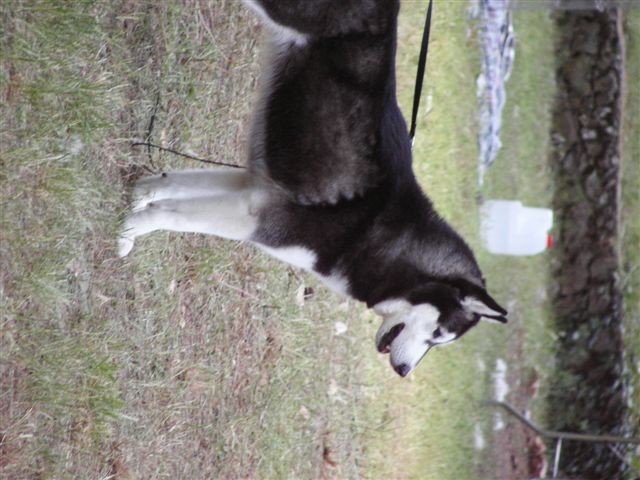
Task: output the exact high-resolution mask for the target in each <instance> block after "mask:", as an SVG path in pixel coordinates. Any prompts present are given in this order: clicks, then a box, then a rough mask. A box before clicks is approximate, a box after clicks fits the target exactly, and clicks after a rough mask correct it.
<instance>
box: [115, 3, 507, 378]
mask: <svg viewBox="0 0 640 480" xmlns="http://www.w3.org/2000/svg"><path fill="white" fill-rule="evenodd" d="M245 3H246V4H248V6H249V7H251V8H252V9H253V10H254V11H255V12H257V13H258V15H260V17H262V19H263V20H264V23H265V25H266V27H267V30H268V32H269V36H268V42H267V47H268V48H267V54H268V58H267V61H266V63H265V65H266V68H265V71H264V72H263V74H262V80H261V81H262V88H261V95H260V98H259V100H258V105H257V108H256V111H255V117H254V124H253V130H252V133H251V137H250V140H249V142H250V144H249V159H248V164H249V167H248V169H247V170H233V169H229V168H219V169H215V170H187V171H178V172H170V173H167V174H162V175H159V176H153V177H148V178H143V179H141V180H140V181H139V182H138V183H137V184H136V186H135V189H134V201H135V204H134V206H133V211H132V212H131V214H130V215H129V216H128V217H127V218H126V220H125V224H124V230H123V234H122V238H121V239H120V254H121V255H123V256H124V255H127V254H128V253H129V251H130V250H131V248H132V247H133V243H134V239H135V238H136V237H138V236H140V235H144V234H146V233H149V232H152V231H154V230H173V231H179V232H197V233H205V234H212V235H217V236H219V237H224V238H228V239H234V240H244V241H248V242H251V243H253V244H255V245H256V246H258V247H259V248H261V249H263V250H264V251H266V252H268V253H269V254H271V255H273V256H274V257H276V258H278V259H280V260H283V261H285V262H288V263H290V264H292V265H295V266H297V267H300V268H303V269H304V270H307V271H309V272H312V273H314V274H315V275H317V276H318V277H319V278H320V279H321V280H322V281H323V282H324V283H325V284H326V285H327V286H329V287H330V288H331V289H333V290H335V291H337V292H340V293H342V294H345V295H349V296H351V297H353V298H356V299H358V300H360V301H363V302H366V304H367V306H368V307H370V308H373V309H374V311H375V312H376V313H378V314H379V315H381V316H382V318H383V322H382V325H381V326H380V329H379V331H378V334H377V336H376V344H377V348H378V350H379V351H380V352H382V353H390V361H391V365H392V366H393V368H394V370H395V371H396V372H398V374H400V375H402V376H405V375H406V374H407V373H409V372H410V371H411V370H412V369H413V368H414V367H415V366H416V365H417V364H418V362H420V360H421V359H422V357H423V356H424V355H425V354H426V353H427V351H428V350H429V349H430V348H431V347H433V346H436V345H442V344H445V343H449V342H451V341H453V340H456V339H457V338H459V337H460V336H462V335H463V334H464V333H465V332H466V331H467V330H469V329H470V328H471V327H473V326H474V325H476V324H477V323H478V321H479V320H480V319H481V318H483V317H484V318H487V319H493V320H497V321H499V322H506V318H505V315H506V313H507V312H506V311H505V309H504V308H502V307H501V306H500V305H498V303H497V302H496V301H495V300H494V299H493V298H491V296H489V294H488V293H487V291H486V290H485V282H484V279H483V277H482V273H481V271H480V269H479V267H478V265H477V263H476V260H475V258H474V256H473V253H472V251H471V250H470V248H469V247H468V246H467V244H466V243H465V242H464V240H462V238H461V237H460V236H459V235H458V234H457V233H456V232H455V231H454V230H453V229H452V228H451V227H450V226H449V225H448V224H447V223H446V222H445V221H444V220H443V219H442V218H440V217H439V216H438V214H437V213H436V212H435V211H434V209H433V207H432V205H431V202H430V201H429V199H428V198H427V197H426V196H425V195H424V193H423V192H422V190H421V189H420V187H419V186H418V183H417V182H416V179H415V177H414V174H413V171H412V167H411V147H410V144H409V137H408V134H407V128H406V125H405V121H404V119H403V117H402V114H401V113H400V110H399V108H398V105H397V101H396V92H395V89H396V85H395V66H394V62H395V50H396V29H397V15H398V9H399V1H398V0H246V1H245Z"/></svg>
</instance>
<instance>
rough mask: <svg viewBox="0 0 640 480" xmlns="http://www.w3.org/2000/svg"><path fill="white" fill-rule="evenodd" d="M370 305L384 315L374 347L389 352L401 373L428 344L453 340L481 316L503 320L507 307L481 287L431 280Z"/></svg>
mask: <svg viewBox="0 0 640 480" xmlns="http://www.w3.org/2000/svg"><path fill="white" fill-rule="evenodd" d="M373 308H374V311H375V312H376V313H378V314H379V315H381V316H382V317H383V319H384V320H383V322H382V325H381V326H380V328H379V329H378V333H377V335H376V346H377V348H378V351H379V352H380V353H389V354H390V362H391V366H392V367H393V369H394V370H395V371H396V372H397V373H398V374H399V375H401V376H403V377H404V376H405V375H407V374H408V373H409V372H410V371H411V370H413V369H414V368H415V367H416V365H418V363H419V362H420V360H422V357H424V356H425V355H426V353H427V352H428V351H429V349H431V347H435V346H438V345H445V344H448V343H451V342H453V341H454V340H457V339H458V338H460V337H461V336H462V335H464V334H465V333H466V332H467V331H468V330H469V329H470V328H471V327H473V326H475V325H476V324H477V323H478V322H479V321H480V319H481V318H485V319H488V320H492V321H497V322H500V323H506V322H507V319H506V317H505V315H506V314H507V311H506V310H505V309H504V308H502V307H501V306H500V305H498V303H497V302H496V301H495V300H494V299H493V298H491V296H489V294H488V293H487V292H486V290H485V289H484V288H482V287H478V286H475V285H470V284H463V285H460V284H457V285H452V284H448V283H440V282H432V283H428V284H426V285H424V286H423V287H421V288H419V289H416V290H414V291H412V292H410V293H409V295H407V296H405V297H404V298H392V299H388V300H385V301H382V302H380V303H378V304H377V305H375V306H374V307H373Z"/></svg>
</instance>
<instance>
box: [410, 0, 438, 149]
mask: <svg viewBox="0 0 640 480" xmlns="http://www.w3.org/2000/svg"><path fill="white" fill-rule="evenodd" d="M432 7H433V0H429V8H427V19H426V20H425V22H424V32H423V33H422V46H421V47H420V58H419V59H418V73H417V74H416V89H415V91H414V92H413V112H412V113H411V129H410V130H409V138H410V139H411V146H413V140H414V137H415V136H416V124H417V121H418V107H419V106H420V95H421V94H422V82H423V80H424V71H425V67H426V65H427V50H428V49H429V31H430V30H431V10H432Z"/></svg>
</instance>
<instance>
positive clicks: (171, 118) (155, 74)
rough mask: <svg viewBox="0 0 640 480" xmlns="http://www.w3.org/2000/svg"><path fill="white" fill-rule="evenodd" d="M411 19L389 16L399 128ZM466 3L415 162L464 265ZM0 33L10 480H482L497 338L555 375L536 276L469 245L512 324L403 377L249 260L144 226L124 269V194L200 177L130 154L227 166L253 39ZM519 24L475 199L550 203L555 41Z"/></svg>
mask: <svg viewBox="0 0 640 480" xmlns="http://www.w3.org/2000/svg"><path fill="white" fill-rule="evenodd" d="M425 8H426V2H413V1H406V2H404V3H403V12H402V18H401V27H400V32H401V38H400V42H399V53H398V68H399V89H400V92H399V94H400V101H401V104H402V107H403V110H404V112H405V113H407V114H408V112H409V108H410V102H411V95H412V92H413V79H414V69H415V62H416V59H417V55H418V50H419V41H420V35H421V33H422V25H423V15H424V10H425ZM466 8H467V2H463V1H460V2H440V3H439V4H438V6H437V9H436V11H435V17H434V23H433V32H432V43H431V46H430V52H429V66H428V70H427V78H426V83H425V90H424V95H425V97H424V98H423V104H422V105H423V109H422V117H421V124H420V125H419V127H418V136H417V141H416V146H415V152H416V161H415V163H416V171H417V173H418V176H419V177H420V180H421V183H422V184H423V186H424V187H425V189H426V191H427V192H428V193H429V195H430V196H431V197H432V198H433V200H434V202H435V204H436V207H437V208H438V209H439V210H440V211H441V213H442V214H443V215H444V216H445V217H446V218H447V219H449V220H450V221H451V222H452V223H453V224H454V226H455V227H456V228H458V229H459V230H460V231H461V233H463V235H464V236H466V237H467V238H469V241H470V243H471V244H472V245H473V246H474V247H476V248H478V247H479V241H478V236H477V227H478V219H477V215H476V211H477V205H476V196H477V193H478V192H477V188H476V186H475V185H476V172H477V169H476V158H477V147H476V132H477V125H476V120H475V118H476V113H477V103H476V98H475V76H476V75H477V73H478V62H479V60H478V49H477V47H476V43H475V39H474V35H473V34H471V33H469V32H468V28H469V23H468V20H467V14H466ZM0 14H1V15H0V16H1V17H2V23H1V24H0V28H1V29H2V30H1V38H2V44H1V45H0V48H1V50H2V52H3V54H2V68H1V69H0V85H1V90H2V101H1V102H0V122H1V123H0V135H1V137H0V141H1V143H2V153H1V159H0V161H1V164H2V170H1V173H0V175H1V177H0V178H1V180H2V200H1V202H2V203H1V204H0V208H1V209H2V213H3V217H2V229H1V230H0V239H1V244H0V265H1V273H0V275H1V276H0V278H1V284H0V302H1V303H2V312H1V313H2V318H1V321H2V328H1V330H0V433H1V438H0V474H1V475H2V476H3V477H5V478H11V479H13V478H16V479H17V478H32V477H38V478H116V479H124V478H356V477H365V478H379V477H382V476H383V475H384V476H387V477H390V478H421V479H437V480H446V479H456V480H459V479H462V478H479V476H480V474H479V473H478V472H479V463H480V458H481V456H482V457H486V456H487V455H486V454H478V453H477V452H476V450H475V449H474V447H473V438H474V431H475V429H476V428H478V427H476V425H480V428H481V430H482V431H483V432H484V433H485V436H486V437H487V439H488V441H489V442H490V441H491V440H490V439H491V435H492V434H491V428H492V427H491V421H492V419H493V412H492V411H489V410H487V409H484V408H482V407H480V406H479V405H480V402H481V401H482V400H484V399H485V398H487V397H489V396H491V395H492V388H493V387H492V380H491V379H492V377H491V375H492V370H493V365H495V362H496V359H497V358H507V359H512V360H513V362H514V363H513V368H512V367H511V366H510V367H509V368H510V372H509V374H510V380H511V381H513V382H517V381H518V380H519V379H518V375H520V374H521V373H522V372H521V371H520V369H519V366H518V364H517V362H518V358H520V355H521V353H519V352H513V351H509V350H507V349H506V348H505V347H504V345H505V344H507V343H511V344H514V342H513V340H514V339H518V338H523V340H522V342H521V343H520V342H515V344H517V345H522V348H523V349H524V351H525V352H526V355H527V356H528V357H530V358H533V359H534V363H536V364H537V365H540V369H541V372H542V375H543V379H544V375H545V374H546V373H545V372H548V371H549V370H550V369H551V368H552V365H549V364H548V361H547V360H546V358H547V357H548V354H549V351H550V349H552V344H553V334H552V333H550V332H549V330H548V329H546V328H545V327H546V313H545V312H546V306H545V305H546V303H545V298H544V286H545V278H546V277H545V275H546V263H545V259H544V257H539V258H537V259H533V260H529V261H527V260H521V261H515V260H513V259H508V260H507V259H502V258H495V257H493V258H492V257H490V256H489V255H487V254H483V253H481V251H480V249H479V248H478V253H479V261H480V263H481V265H482V267H483V269H484V270H485V274H486V276H487V278H488V283H489V286H490V289H491V291H492V293H493V294H494V295H495V296H496V298H498V299H499V300H500V301H501V302H502V303H508V304H509V307H510V310H512V311H513V312H514V314H513V315H512V316H511V317H510V319H511V325H510V326H509V327H506V328H501V327H498V326H496V325H489V324H487V325H481V326H479V327H478V328H476V329H474V331H473V332H472V333H470V334H469V335H468V336H467V337H465V339H464V340H462V341H460V342H458V343H457V344H455V345H453V346H451V347H449V348H446V349H442V350H438V351H434V352H432V353H430V354H429V356H428V357H427V358H426V359H425V360H424V361H423V363H422V365H421V366H420V368H418V369H417V371H416V372H415V373H414V374H411V376H410V377H409V378H408V379H404V380H403V379H400V378H398V377H397V376H396V375H395V374H394V373H393V372H392V370H391V368H390V367H389V365H388V364H387V359H386V358H385V357H382V356H379V355H378V354H377V353H376V351H375V348H374V344H373V338H374V335H375V331H376V329H377V326H378V325H377V323H378V320H377V319H376V318H375V317H374V315H373V314H371V313H370V312H367V311H366V310H365V309H364V308H363V306H362V305H358V304H356V303H354V302H351V301H345V300H344V299H342V298H340V297H338V296H336V295H334V294H332V293H329V292H328V291H327V290H326V289H325V288H324V287H323V286H321V285H319V284H318V283H317V282H316V280H314V279H313V278H311V277H308V276H306V275H304V274H302V273H301V272H299V271H296V270H294V269H291V268H287V267H286V266H283V265H282V264H279V263H277V262H275V261H273V260H271V259H269V258H267V257H265V256H264V255H263V254H261V253H259V252H257V251H255V250H254V249H252V248H250V247H247V246H243V245H237V244H234V243H229V242H225V241H222V240H217V239H213V238H205V237H202V236H196V235H178V234H163V233H159V234H154V235H152V236H149V237H148V238H144V239H141V241H139V242H137V244H136V248H135V250H134V252H133V253H132V255H131V256H130V257H127V258H126V259H124V260H123V259H119V258H117V256H116V254H115V248H116V238H117V232H118V229H119V224H120V220H121V219H122V216H123V215H124V212H125V211H126V208H127V192H128V191H129V188H130V185H131V182H132V181H133V180H134V179H135V178H136V177H137V176H138V175H140V174H143V173H145V172H146V170H147V169H151V170H155V171H159V170H168V169H171V168H184V167H185V166H189V167H193V165H191V164H189V165H187V164H186V163H185V160H183V159H180V158H176V157H173V156H170V155H167V154H162V153H159V152H156V151H150V152H148V151H147V150H144V149H133V148H131V146H130V144H131V142H133V141H139V140H142V141H145V140H148V141H152V142H155V143H159V144H162V145H164V146H171V147H173V148H176V149H178V150H182V151H186V152H193V153H196V154H198V155H201V156H204V157H208V158H213V159H217V160H221V161H225V162H232V163H239V162H242V158H243V146H242V145H243V141H244V138H245V136H246V134H247V120H248V115H249V112H250V107H251V102H250V101H249V99H251V98H252V92H253V90H254V88H255V84H256V75H257V67H258V64H257V52H258V50H259V38H260V29H259V27H258V25H257V22H256V21H255V20H254V19H253V17H252V16H251V15H249V14H248V13H247V12H245V10H244V9H243V8H241V6H240V5H239V2H236V1H223V0H220V1H216V2H201V1H198V0H185V1H183V2H180V3H177V2H175V3H174V2H170V3H169V2H167V3H165V2H159V3H156V2H149V1H144V0H123V1H121V2H120V3H119V4H118V5H117V8H116V5H115V4H111V3H109V2H99V1H76V2H64V1H35V0H34V1H14V2H2V3H0ZM636 23H637V22H636ZM515 28H516V32H517V34H518V41H519V43H518V53H517V57H516V64H515V67H514V73H513V76H512V78H511V80H510V83H509V97H508V101H507V106H506V111H505V115H506V117H507V118H506V121H505V131H504V135H503V143H504V144H505V148H504V150H503V152H502V153H501V154H500V157H499V158H498V161H497V163H496V166H495V167H494V168H493V169H492V170H490V171H489V172H488V174H487V178H486V186H485V188H484V189H483V192H482V193H483V195H484V196H485V197H487V198H489V197H509V198H515V197H517V198H520V199H522V200H523V201H525V203H531V204H535V205H538V206H545V203H546V202H547V200H548V198H549V195H550V192H549V189H548V183H547V182H548V179H547V171H546V161H547V158H546V153H545V151H546V147H547V142H548V105H547V104H546V103H545V102H540V101H539V100H538V98H540V96H543V97H544V98H548V99H549V101H551V98H552V92H553V75H552V58H551V55H550V49H551V40H552V38H551V35H550V32H551V22H550V20H549V18H548V17H547V16H546V14H545V13H544V12H528V11H527V12H520V13H518V15H517V16H516V18H515ZM636 68H637V66H636ZM532 92H536V94H533V93H532ZM540 92H543V93H540ZM636 125H637V124H636ZM633 145H635V146H632V147H629V148H632V149H635V150H632V151H633V152H637V142H636V143H633ZM532 179H533V181H532ZM633 208H637V206H636V207H633ZM629 238H631V239H630V240H629V241H630V242H633V240H632V238H635V237H629ZM636 271H637V270H636ZM305 287H310V288H312V289H313V291H314V292H315V293H314V294H313V295H312V296H311V298H309V299H306V300H305V299H304V298H303V295H302V293H303V291H304V289H305ZM336 322H341V323H343V324H344V325H346V328H347V330H346V331H345V332H343V329H344V328H343V325H341V324H338V323H336ZM636 336H637V331H636ZM543 385H544V381H543ZM539 410H540V409H538V411H539ZM487 448H489V447H487ZM485 460H486V458H485ZM488 478H490V477H488Z"/></svg>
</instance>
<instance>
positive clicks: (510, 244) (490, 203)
mask: <svg viewBox="0 0 640 480" xmlns="http://www.w3.org/2000/svg"><path fill="white" fill-rule="evenodd" d="M552 226H553V212H552V211H551V210H550V209H548V208H531V207H525V206H523V205H522V202H519V201H517V200H487V201H486V202H485V203H484V204H483V205H482V207H481V208H480V236H481V238H482V242H483V243H484V246H485V248H486V249H487V250H488V251H489V252H491V253H494V254H497V255H536V254H538V253H541V252H543V251H545V250H546V249H547V248H549V247H551V246H552V245H553V237H552V236H551V234H550V233H549V231H550V230H551V227H552Z"/></svg>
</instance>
